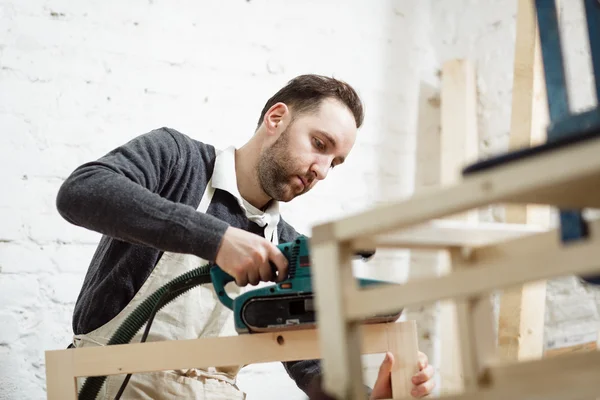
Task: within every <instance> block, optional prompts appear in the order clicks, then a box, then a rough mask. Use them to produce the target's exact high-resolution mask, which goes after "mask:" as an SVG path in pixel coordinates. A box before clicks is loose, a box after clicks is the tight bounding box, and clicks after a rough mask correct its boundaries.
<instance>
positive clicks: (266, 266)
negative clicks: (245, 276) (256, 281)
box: [258, 260, 273, 282]
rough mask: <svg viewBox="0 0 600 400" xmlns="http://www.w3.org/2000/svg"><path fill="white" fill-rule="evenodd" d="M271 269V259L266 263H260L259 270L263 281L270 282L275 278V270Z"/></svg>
mask: <svg viewBox="0 0 600 400" xmlns="http://www.w3.org/2000/svg"><path fill="white" fill-rule="evenodd" d="M271 269H272V267H271V263H270V262H269V260H267V262H266V263H262V264H261V265H260V268H259V270H258V272H259V274H260V280H261V281H263V282H269V281H270V280H272V279H273V272H272V271H271Z"/></svg>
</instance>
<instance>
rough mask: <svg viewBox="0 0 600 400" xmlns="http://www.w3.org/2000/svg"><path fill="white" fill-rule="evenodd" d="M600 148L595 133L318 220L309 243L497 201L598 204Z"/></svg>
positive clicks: (566, 205) (345, 237) (404, 224)
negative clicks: (454, 181)
mask: <svg viewBox="0 0 600 400" xmlns="http://www.w3.org/2000/svg"><path fill="white" fill-rule="evenodd" d="M598 154H600V138H595V139H591V140H588V141H586V142H584V143H578V144H572V145H570V146H567V147H565V148H562V149H560V150H554V151H552V152H549V153H546V154H543V155H538V156H537V157H529V158H526V159H523V160H520V161H518V162H514V163H510V164H506V165H503V166H499V167H497V168H494V169H492V170H489V171H485V172H481V173H479V174H476V175H474V176H471V177H468V178H466V179H464V180H463V181H461V182H460V183H458V184H455V185H451V186H449V187H441V188H436V189H434V190H431V191H428V192H427V193H421V194H416V195H414V196H411V197H410V198H408V199H405V200H399V201H395V202H390V203H388V204H385V205H380V206H377V207H373V208H371V209H369V210H366V211H363V212H359V213H356V214H354V215H351V216H346V217H342V218H338V219H336V220H334V221H331V222H328V223H323V224H319V225H316V226H315V227H314V228H313V231H312V232H313V236H312V237H311V243H315V244H316V243H319V242H320V241H323V240H333V239H335V240H338V241H346V240H352V239H356V238H360V237H367V238H368V237H369V236H371V235H374V234H382V233H387V232H392V231H399V230H401V229H403V228H407V227H410V226H414V225H417V224H421V223H424V222H427V221H429V220H432V219H436V218H442V217H446V216H449V215H453V214H456V213H460V212H464V211H467V210H471V209H474V208H477V207H481V206H484V205H488V204H496V203H506V202H509V203H528V204H530V203H537V204H553V205H556V206H558V207H561V208H588V207H589V208H600V186H599V185H597V183H598V181H599V180H600V157H598ZM565 166H568V168H565ZM332 235H333V237H332Z"/></svg>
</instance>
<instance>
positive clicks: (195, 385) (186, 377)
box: [73, 178, 277, 400]
mask: <svg viewBox="0 0 600 400" xmlns="http://www.w3.org/2000/svg"><path fill="white" fill-rule="evenodd" d="M213 193H214V188H213V186H212V178H211V180H210V181H209V182H208V185H207V188H206V191H205V193H204V194H203V196H202V199H201V201H200V204H199V206H198V209H197V211H198V212H206V210H207V209H208V206H209V205H210V202H211V199H212V195H213ZM238 202H239V203H240V205H241V206H242V207H243V208H244V209H245V210H246V214H247V216H248V217H249V218H250V219H251V220H254V221H257V220H259V219H260V218H261V217H260V216H257V215H252V214H251V213H250V212H249V211H248V208H247V207H244V206H243V205H242V204H245V202H243V201H242V200H240V199H239V198H238ZM246 205H247V204H246ZM267 219H268V216H267ZM261 225H264V224H262V223H261ZM266 225H270V226H268V229H266V231H267V232H268V233H267V235H269V236H271V241H273V242H274V243H275V244H277V233H276V225H275V226H272V224H266ZM267 237H268V236H267ZM204 264H206V261H205V260H203V259H201V258H199V257H196V256H193V255H189V254H176V253H168V252H165V253H164V254H163V256H162V257H161V259H160V260H159V262H158V263H157V265H156V267H155V268H154V270H153V271H152V273H151V274H150V276H149V277H148V279H147V280H146V282H145V283H144V285H143V286H142V287H141V289H140V290H139V291H138V293H137V294H136V295H135V296H134V298H133V299H132V300H131V302H129V304H127V306H126V307H125V308H124V309H123V310H122V311H121V312H120V313H119V314H118V315H117V316H115V317H114V318H113V319H112V320H110V321H109V322H107V323H106V324H105V325H103V326H101V327H99V328H98V329H96V330H94V331H92V332H89V333H88V334H85V335H76V336H74V341H73V345H74V346H75V347H78V348H80V347H89V346H102V345H105V344H106V343H107V342H108V341H109V340H110V337H111V336H112V335H113V333H114V332H115V331H116V330H117V328H118V327H119V326H120V325H121V324H122V323H123V321H124V320H125V319H126V317H127V316H128V315H129V314H130V313H131V312H132V311H133V310H134V309H135V308H136V307H137V306H138V305H139V304H140V303H141V302H142V301H143V300H144V299H145V298H146V297H147V296H149V295H151V294H152V293H154V291H156V290H157V289H159V288H160V287H161V286H163V285H164V284H165V283H167V282H169V281H170V280H172V279H173V278H175V277H177V276H179V275H181V274H183V273H185V272H187V271H189V270H191V269H194V268H196V267H198V266H201V265H204ZM230 286H233V290H230V288H229V287H228V288H227V291H228V293H230V294H231V295H232V297H234V296H235V295H239V293H240V288H238V287H237V286H236V285H235V284H233V285H230ZM143 331H144V329H140V331H139V332H138V333H137V334H136V336H135V337H134V338H133V339H132V340H131V342H130V343H139V342H140V340H141V336H142V334H143ZM232 335H237V332H236V331H235V329H234V324H233V313H232V311H231V310H229V309H228V308H226V307H225V306H223V305H222V304H221V302H220V301H219V299H218V297H217V295H216V294H215V291H214V289H213V287H212V284H206V285H200V286H196V287H195V288H193V289H191V290H189V291H188V292H187V293H185V294H183V295H182V296H180V297H178V298H177V299H175V300H173V301H172V302H171V303H169V304H167V305H166V306H165V307H163V308H162V309H161V310H160V311H158V312H157V313H156V316H155V318H154V321H153V323H152V326H151V328H150V332H149V334H148V337H147V339H146V341H147V342H150V341H159V340H178V339H191V338H202V337H213V336H232ZM242 367H243V366H242V365H240V366H232V367H226V368H225V367H223V368H208V369H188V370H177V371H164V372H155V373H143V374H133V375H132V376H131V378H130V380H129V383H128V384H127V388H126V390H125V391H124V393H123V395H122V396H121V399H123V400H125V399H127V400H130V399H152V400H158V399H169V400H170V399H197V400H225V399H227V400H236V399H245V397H246V396H245V393H243V392H242V391H241V390H240V389H239V388H238V387H237V386H236V377H237V374H238V372H239V370H240V369H241V368H242ZM124 378H125V376H121V375H118V376H114V375H113V376H108V377H107V379H106V381H105V384H104V385H103V387H102V390H101V391H100V393H99V395H98V399H103V400H112V399H114V397H115V395H116V393H117V392H118V391H119V388H120V386H121V383H122V382H123V379H124ZM83 379H84V378H81V379H80V380H78V385H79V388H81V385H82V384H83Z"/></svg>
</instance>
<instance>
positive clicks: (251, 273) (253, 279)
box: [248, 267, 260, 286]
mask: <svg viewBox="0 0 600 400" xmlns="http://www.w3.org/2000/svg"><path fill="white" fill-rule="evenodd" d="M258 282H260V273H259V271H258V268H255V267H251V268H250V269H248V283H250V284H251V285H253V286H256V285H258Z"/></svg>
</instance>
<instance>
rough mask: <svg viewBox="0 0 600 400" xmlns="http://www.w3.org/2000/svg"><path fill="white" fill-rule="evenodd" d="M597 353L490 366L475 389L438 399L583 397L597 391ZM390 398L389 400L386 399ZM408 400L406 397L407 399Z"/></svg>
mask: <svg viewBox="0 0 600 400" xmlns="http://www.w3.org/2000/svg"><path fill="white" fill-rule="evenodd" d="M599 374H600V352H597V351H591V352H583V353H574V354H569V355H561V356H556V357H552V358H548V359H541V360H529V361H521V362H510V363H501V364H500V365H495V366H490V367H489V368H488V370H487V372H486V376H487V380H486V383H485V384H484V385H482V386H481V387H480V388H478V389H477V390H474V391H471V392H467V393H461V394H456V395H449V396H440V397H438V398H439V399H440V400H506V399H511V400H520V399H544V400H582V399H596V398H597V397H598V393H599V392H600V380H599V379H597V378H598V375H599ZM387 400H391V399H387ZM407 400H408V399H407Z"/></svg>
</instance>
